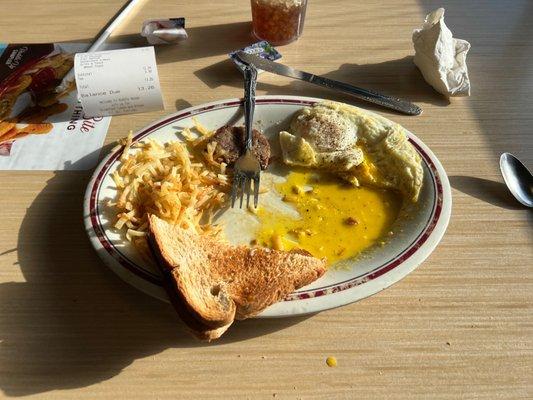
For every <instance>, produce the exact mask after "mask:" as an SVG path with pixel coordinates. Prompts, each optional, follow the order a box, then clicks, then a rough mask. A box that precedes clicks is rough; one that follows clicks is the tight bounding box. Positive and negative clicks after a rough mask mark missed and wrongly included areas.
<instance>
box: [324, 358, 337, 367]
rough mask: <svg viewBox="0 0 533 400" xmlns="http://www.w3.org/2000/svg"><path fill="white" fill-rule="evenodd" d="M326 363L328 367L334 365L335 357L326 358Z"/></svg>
mask: <svg viewBox="0 0 533 400" xmlns="http://www.w3.org/2000/svg"><path fill="white" fill-rule="evenodd" d="M326 364H327V365H328V367H336V366H337V359H336V358H335V357H328V358H326Z"/></svg>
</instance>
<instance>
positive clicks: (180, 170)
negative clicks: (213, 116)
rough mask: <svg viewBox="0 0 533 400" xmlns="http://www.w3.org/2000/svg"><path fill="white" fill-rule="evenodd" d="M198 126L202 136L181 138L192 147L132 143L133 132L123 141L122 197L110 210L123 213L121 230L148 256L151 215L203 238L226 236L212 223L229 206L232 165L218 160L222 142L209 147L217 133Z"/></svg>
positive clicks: (117, 175)
mask: <svg viewBox="0 0 533 400" xmlns="http://www.w3.org/2000/svg"><path fill="white" fill-rule="evenodd" d="M193 121H194V124H195V126H194V130H195V131H196V132H198V133H199V135H196V134H194V133H193V132H192V131H191V129H189V128H185V129H184V130H183V131H182V132H181V134H182V136H184V137H185V139H186V141H187V143H183V142H181V141H179V140H175V141H171V142H168V143H165V144H162V143H160V142H158V141H157V140H154V139H148V140H146V141H141V142H137V143H134V144H132V134H131V133H130V134H129V135H128V136H127V137H126V138H124V139H121V140H120V141H119V144H120V145H121V146H124V149H123V151H122V156H121V157H120V165H119V167H118V168H117V170H116V171H115V172H113V174H112V178H113V180H114V182H115V185H116V188H117V196H116V199H115V201H113V202H110V205H111V206H114V207H115V209H116V211H117V220H116V223H115V228H117V229H125V230H126V237H127V239H128V240H129V241H131V242H132V243H133V244H134V245H135V246H136V247H137V248H138V250H139V251H140V252H141V254H143V255H148V254H149V251H148V243H147V240H146V235H147V231H148V215H149V214H154V215H156V216H158V217H159V218H162V219H164V220H166V221H168V222H171V223H173V224H178V225H180V226H181V227H183V228H186V229H193V230H194V231H195V232H197V233H198V234H215V235H216V234H218V233H219V231H220V228H219V227H218V226H216V225H213V224H212V218H213V214H214V212H216V211H217V210H218V209H219V208H220V207H221V206H222V205H223V203H224V202H225V201H226V198H227V192H228V190H229V189H230V185H231V182H230V180H229V178H228V175H227V174H226V165H225V164H224V163H220V162H217V161H216V160H215V159H214V158H213V154H214V151H215V147H216V143H209V144H207V145H206V142H207V139H208V138H209V137H210V136H211V135H212V132H210V131H208V130H207V129H206V128H205V127H203V126H202V125H201V124H199V123H198V121H196V120H194V119H193ZM188 148H190V149H191V151H189V150H188Z"/></svg>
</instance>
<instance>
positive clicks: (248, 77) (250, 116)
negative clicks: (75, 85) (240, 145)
mask: <svg viewBox="0 0 533 400" xmlns="http://www.w3.org/2000/svg"><path fill="white" fill-rule="evenodd" d="M256 83H257V69H256V68H255V67H254V66H253V65H252V64H248V65H246V66H245V67H244V130H245V133H246V142H245V149H246V151H249V150H252V137H253V135H252V132H253V122H254V109H255V86H256Z"/></svg>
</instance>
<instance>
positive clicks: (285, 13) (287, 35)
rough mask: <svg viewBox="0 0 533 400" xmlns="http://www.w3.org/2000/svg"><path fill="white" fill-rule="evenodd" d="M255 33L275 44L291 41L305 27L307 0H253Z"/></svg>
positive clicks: (296, 37)
mask: <svg viewBox="0 0 533 400" xmlns="http://www.w3.org/2000/svg"><path fill="white" fill-rule="evenodd" d="M251 1H252V21H253V22H252V25H253V30H254V35H255V36H256V37H257V38H258V39H261V40H266V41H268V42H270V43H271V44H273V45H283V44H287V43H290V42H292V41H294V40H296V39H298V37H299V36H300V35H301V33H302V30H303V27H304V19H305V9H306V5H307V1H306V0H251Z"/></svg>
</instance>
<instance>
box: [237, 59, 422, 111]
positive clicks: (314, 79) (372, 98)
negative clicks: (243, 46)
mask: <svg viewBox="0 0 533 400" xmlns="http://www.w3.org/2000/svg"><path fill="white" fill-rule="evenodd" d="M237 57H239V59H240V60H241V61H242V62H243V63H245V64H253V65H254V66H255V67H257V68H259V69H262V70H264V71H268V72H272V73H273V74H277V75H282V76H288V77H289V78H294V79H300V80H302V81H306V82H309V83H314V84H315V85H319V86H324V87H327V88H328V89H332V90H339V91H341V92H344V93H348V94H350V95H352V96H354V97H356V98H358V99H360V100H364V101H368V102H370V103H374V104H377V105H380V106H382V107H386V108H390V109H392V110H395V111H399V112H401V113H403V114H408V115H419V114H421V113H422V109H421V108H420V107H418V106H417V105H416V104H413V103H410V102H408V101H405V100H402V99H398V98H395V97H390V96H387V95H384V94H381V93H376V92H374V91H372V90H368V89H362V88H359V87H356V86H353V85H350V84H348V83H344V82H339V81H335V80H333V79H329V78H325V77H323V76H317V75H313V74H311V73H309V72H304V71H299V70H297V69H294V68H291V67H288V66H286V65H283V64H280V63H277V62H273V61H269V60H265V59H264V58H261V57H258V56H255V55H252V54H248V53H245V52H243V51H239V52H237Z"/></svg>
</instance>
